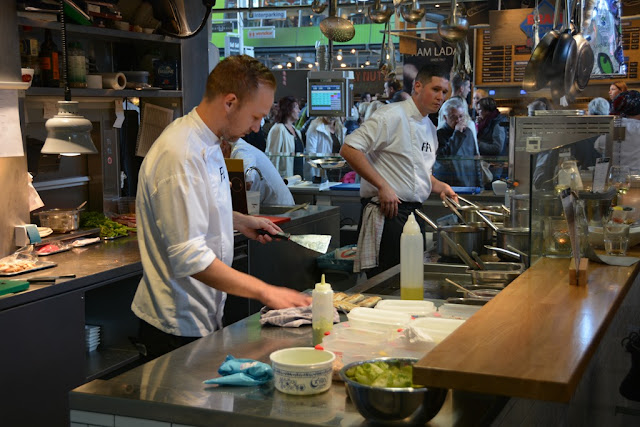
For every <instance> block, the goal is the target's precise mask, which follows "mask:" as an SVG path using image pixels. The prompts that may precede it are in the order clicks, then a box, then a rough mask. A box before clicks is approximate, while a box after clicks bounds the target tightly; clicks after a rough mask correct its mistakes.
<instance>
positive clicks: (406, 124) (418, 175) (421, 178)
mask: <svg viewBox="0 0 640 427" xmlns="http://www.w3.org/2000/svg"><path fill="white" fill-rule="evenodd" d="M448 91H449V80H448V73H447V72H445V71H440V70H436V69H434V68H431V67H429V66H427V67H423V68H422V69H421V70H420V71H419V72H418V75H417V76H416V79H415V81H414V86H413V93H412V95H411V98H410V99H407V100H406V101H402V102H396V103H393V104H389V105H386V106H384V107H382V108H379V109H378V110H377V111H376V112H375V113H374V114H373V115H372V116H371V117H370V118H369V119H368V120H366V121H365V122H364V123H363V124H362V125H361V126H360V127H359V128H358V129H356V130H355V131H354V132H353V133H351V134H350V135H348V136H347V138H346V139H345V143H344V144H343V146H342V149H341V150H340V154H341V155H342V156H343V157H344V158H345V159H346V160H347V162H349V165H350V166H351V167H352V168H353V169H354V170H355V171H356V172H357V173H358V174H359V175H360V176H361V177H362V178H363V179H362V182H361V187H360V196H361V198H362V204H363V211H362V215H361V218H360V235H359V237H358V255H357V258H356V260H355V267H356V271H360V270H367V269H368V271H367V275H368V276H371V275H374V274H377V273H379V272H382V271H384V270H386V269H388V268H391V267H393V266H394V265H397V264H398V263H399V262H400V236H401V234H402V228H403V227H404V224H405V222H406V221H407V218H408V217H409V214H410V213H411V212H413V210H414V209H416V208H421V207H422V203H423V202H424V201H425V200H427V198H428V197H429V194H430V193H431V192H432V191H435V192H436V193H439V194H440V197H441V198H442V199H443V200H444V198H445V197H446V196H449V197H451V198H452V199H454V200H455V201H457V199H458V196H457V195H456V193H455V192H454V191H453V190H452V189H451V187H450V186H449V185H448V184H445V183H444V182H442V181H439V180H438V179H436V178H434V177H433V175H431V170H432V168H433V164H434V162H435V160H436V150H437V149H438V137H437V134H436V129H435V126H433V123H432V122H431V120H430V119H429V117H428V115H429V114H432V113H436V112H437V111H438V110H439V109H440V106H441V105H442V103H443V102H444V99H445V97H446V94H447V92H448ZM418 222H419V224H420V226H421V228H423V227H424V225H423V224H424V223H423V222H422V221H421V220H420V221H418ZM423 232H424V229H423ZM376 254H377V256H376Z"/></svg>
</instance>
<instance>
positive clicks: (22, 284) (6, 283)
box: [0, 280, 29, 295]
mask: <svg viewBox="0 0 640 427" xmlns="http://www.w3.org/2000/svg"><path fill="white" fill-rule="evenodd" d="M26 289H29V282H27V281H26V280H0V295H6V294H14V293H16V292H21V291H24V290H26Z"/></svg>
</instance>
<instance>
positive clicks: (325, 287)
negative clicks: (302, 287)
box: [315, 274, 331, 292]
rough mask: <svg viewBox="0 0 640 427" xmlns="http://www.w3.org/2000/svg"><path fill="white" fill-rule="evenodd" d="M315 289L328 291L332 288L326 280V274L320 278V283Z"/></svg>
mask: <svg viewBox="0 0 640 427" xmlns="http://www.w3.org/2000/svg"><path fill="white" fill-rule="evenodd" d="M315 289H316V290H317V291H320V292H327V291H330V290H331V284H330V283H326V282H325V281H324V274H323V275H322V277H321V278H320V283H316V287H315Z"/></svg>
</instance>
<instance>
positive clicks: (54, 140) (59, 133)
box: [40, 0, 98, 156]
mask: <svg viewBox="0 0 640 427" xmlns="http://www.w3.org/2000/svg"><path fill="white" fill-rule="evenodd" d="M60 23H61V25H62V82H63V84H64V101H58V114H56V115H55V116H53V117H52V118H50V119H49V120H47V122H46V123H45V127H46V129H47V139H46V140H45V142H44V146H43V147H42V150H40V152H41V153H42V154H61V155H63V156H78V155H80V154H97V153H98V150H96V147H95V145H93V141H91V129H92V128H93V126H92V125H91V122H90V121H89V120H87V119H85V118H84V117H82V116H81V115H80V114H78V110H79V106H78V102H77V101H72V100H71V89H70V88H69V81H68V79H67V76H68V72H69V67H68V62H67V25H66V24H65V20H64V0H60Z"/></svg>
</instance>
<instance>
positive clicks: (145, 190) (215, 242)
mask: <svg viewBox="0 0 640 427" xmlns="http://www.w3.org/2000/svg"><path fill="white" fill-rule="evenodd" d="M136 216H137V222H138V243H139V246H140V255H141V258H142V267H143V271H144V274H143V277H142V280H141V281H140V284H139V285H138V289H137V291H136V294H135V297H134V299H133V303H132V304H131V309H132V310H133V312H134V314H135V315H136V316H138V317H139V318H141V319H142V320H144V321H145V322H147V323H149V324H151V325H153V326H155V327H156V328H158V329H160V330H162V331H164V332H167V333H169V334H173V335H180V336H187V337H197V336H204V335H207V334H209V333H211V332H213V331H215V330H216V329H219V328H220V327H221V326H222V315H223V310H224V302H225V299H226V293H224V292H221V291H219V290H217V289H214V288H211V287H209V286H207V285H205V284H204V283H202V282H200V281H198V280H196V279H194V278H192V277H191V275H192V274H195V273H199V272H201V271H203V270H204V269H206V268H207V267H208V266H209V265H210V264H211V263H212V262H213V261H214V260H215V259H216V258H219V259H220V260H221V261H222V262H224V263H225V264H227V265H231V262H232V260H233V212H232V208H231V188H230V186H229V176H228V174H227V168H226V166H225V163H224V158H223V155H222V151H221V149H220V141H219V139H218V138H217V137H216V135H215V134H214V133H213V132H212V131H211V130H210V129H209V128H208V127H207V126H206V125H205V124H204V122H203V121H202V119H201V118H200V116H198V114H197V113H196V109H195V108H194V109H193V110H192V111H191V112H190V113H189V114H188V115H186V116H184V117H181V118H179V119H177V120H175V121H174V122H173V123H171V124H170V125H169V126H168V127H167V128H166V129H165V130H164V131H163V132H162V134H161V135H160V136H159V137H158V139H157V140H156V141H155V142H154V144H153V146H152V147H151V149H150V150H149V153H148V154H147V156H146V157H145V159H144V161H143V162H142V166H141V168H140V175H139V178H138V193H137V197H136Z"/></svg>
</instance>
